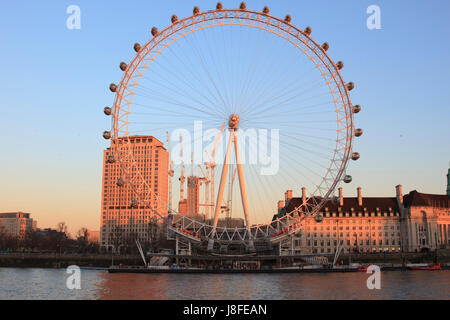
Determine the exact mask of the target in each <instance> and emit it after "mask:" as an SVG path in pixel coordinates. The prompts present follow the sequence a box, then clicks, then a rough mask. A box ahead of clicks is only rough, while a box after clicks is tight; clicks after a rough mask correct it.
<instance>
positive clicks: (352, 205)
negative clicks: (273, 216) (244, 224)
mask: <svg viewBox="0 0 450 320" xmlns="http://www.w3.org/2000/svg"><path fill="white" fill-rule="evenodd" d="M314 200H315V202H316V203H318V202H320V200H321V198H319V197H315V198H314V199H309V200H308V202H309V203H313V202H314ZM343 200H344V205H343V206H340V205H339V202H335V201H332V200H330V201H328V202H327V203H326V204H325V205H324V207H323V208H322V209H321V211H324V210H328V211H330V212H337V211H338V208H340V209H341V210H342V212H351V210H352V209H353V210H355V211H356V212H358V211H359V212H361V211H363V210H367V211H369V212H376V211H377V210H380V211H381V212H388V211H390V210H392V211H394V212H399V211H400V208H399V207H398V202H397V198H396V197H362V206H360V205H359V202H358V197H344V198H343ZM301 204H302V198H301V197H298V198H292V199H290V200H289V201H287V203H286V206H285V207H284V208H283V209H282V211H281V212H280V214H279V215H278V216H283V215H284V214H286V213H289V212H292V211H294V210H295V208H298V207H299V206H300V205H301ZM403 205H404V206H405V207H406V208H409V207H412V206H425V207H427V206H428V207H439V208H450V198H449V197H448V196H447V195H445V194H443V195H440V194H426V193H420V192H417V190H414V191H411V192H410V193H409V194H407V195H405V196H403Z"/></svg>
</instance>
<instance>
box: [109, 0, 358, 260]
mask: <svg viewBox="0 0 450 320" xmlns="http://www.w3.org/2000/svg"><path fill="white" fill-rule="evenodd" d="M311 32H312V30H311V28H310V27H306V28H305V29H300V28H298V27H296V26H295V25H294V24H293V22H292V18H291V16H290V15H286V17H285V18H284V19H280V18H277V17H275V16H272V15H271V14H270V12H269V8H268V7H264V8H263V10H262V11H261V12H257V11H251V10H248V9H247V8H246V5H245V3H241V5H240V8H239V9H224V8H223V6H222V4H221V3H218V4H217V6H216V9H215V10H209V11H204V12H202V11H200V9H199V8H198V7H194V9H193V15H191V16H189V17H187V18H184V19H178V17H177V16H175V15H173V16H172V17H171V24H170V25H169V26H168V27H166V28H164V29H162V30H161V31H159V30H158V28H156V27H153V28H152V29H151V37H150V40H148V41H147V42H146V43H145V45H140V44H138V43H136V44H135V45H134V50H135V51H136V55H135V56H134V57H133V58H132V60H131V62H130V63H128V64H127V63H125V62H122V63H120V69H121V70H122V71H123V72H124V74H123V77H122V80H121V81H120V83H119V84H111V85H110V90H111V91H112V92H113V93H115V101H114V105H113V107H112V108H109V107H107V108H105V110H104V112H105V114H106V115H110V116H112V127H111V130H110V131H105V132H104V134H103V136H104V138H105V139H110V140H111V152H112V156H111V157H112V158H111V161H117V162H118V163H119V164H120V167H121V172H122V177H121V178H120V179H119V180H118V181H117V183H118V184H119V183H120V184H122V185H123V184H128V185H130V186H131V187H132V188H133V190H134V192H135V198H134V199H133V200H132V201H133V203H132V205H137V204H138V203H139V204H147V203H150V202H151V201H150V200H151V199H152V198H155V197H158V195H157V194H155V193H153V192H148V191H146V192H143V191H142V190H148V188H145V187H143V186H146V185H150V181H148V180H149V179H150V178H149V177H147V176H146V175H145V174H143V173H142V172H141V170H140V167H139V164H138V163H137V161H138V160H137V159H136V157H135V155H134V153H133V152H134V151H133V146H132V144H131V142H130V141H131V137H133V136H136V135H144V136H153V137H155V138H157V139H158V140H159V141H165V140H167V142H168V144H169V141H171V143H172V145H173V144H174V142H176V141H178V140H180V143H179V149H177V150H176V151H173V150H169V152H170V157H171V158H172V160H173V159H174V158H175V157H178V158H179V161H178V162H177V163H175V164H174V165H173V164H172V163H173V161H172V162H171V166H170V169H169V170H168V171H169V172H168V176H169V193H170V194H169V201H167V204H165V208H163V212H166V213H167V214H162V218H164V219H167V221H168V228H169V231H170V232H172V233H174V234H176V235H177V236H179V237H183V238H184V239H186V240H187V241H189V242H190V243H193V244H196V245H198V246H203V247H204V248H205V250H207V251H210V252H211V251H216V250H217V248H218V247H219V246H221V245H242V246H244V247H245V248H247V249H248V250H249V251H255V248H257V247H260V246H261V245H265V244H269V245H270V244H274V243H275V244H276V243H279V242H281V241H283V240H284V239H286V238H287V237H289V236H292V235H293V234H296V233H298V232H299V231H300V230H301V222H302V220H303V219H304V218H305V217H306V216H316V217H317V219H318V220H320V218H321V217H320V214H319V212H320V210H321V208H323V206H324V205H325V203H326V202H327V201H330V200H331V201H332V200H333V199H334V192H335V189H336V187H337V186H338V185H339V184H340V183H341V182H345V183H350V182H351V181H352V177H351V176H350V175H348V174H347V173H346V169H347V165H348V162H349V160H358V159H359V157H360V155H359V153H357V152H353V141H354V137H359V136H361V135H362V133H363V131H362V130H361V129H356V128H355V125H354V119H353V118H354V114H356V113H358V112H359V111H360V110H361V107H360V106H359V105H353V104H352V102H351V99H350V95H349V92H350V91H351V90H352V89H353V88H354V84H353V83H352V82H348V83H347V82H345V81H344V79H343V77H342V75H341V69H342V68H343V66H344V64H343V63H342V62H340V61H339V62H334V61H333V60H332V59H331V57H330V56H329V55H328V54H327V51H328V50H329V48H330V46H329V44H328V43H326V42H325V43H323V44H322V45H320V44H318V43H317V42H316V41H315V40H314V39H313V38H312V37H311ZM199 133H200V134H199ZM167 137H168V138H167ZM183 139H184V141H183ZM119 140H120V141H121V143H118V141H119ZM166 147H168V146H166ZM189 172H190V175H191V177H192V178H193V179H192V181H191V182H192V183H198V184H199V186H198V187H196V188H197V189H194V190H197V191H198V192H197V194H196V196H197V197H198V199H197V209H196V211H198V212H194V214H186V212H184V211H183V212H181V211H182V210H181V209H180V208H181V205H180V204H181V203H182V202H183V200H185V199H183V198H184V191H185V188H186V187H185V178H186V177H185V175H186V174H188V173H189ZM173 177H177V178H178V177H179V179H174V180H175V183H172V178H173ZM194 178H195V179H194ZM177 181H179V182H180V183H177ZM188 183H189V182H188ZM172 184H173V186H172ZM301 187H303V189H302V190H303V195H302V201H299V202H295V203H294V202H292V201H291V198H292V197H289V198H286V203H284V204H283V205H281V206H277V202H278V201H279V200H280V198H281V197H283V196H284V194H285V191H286V190H300V189H301ZM188 188H189V187H188ZM289 201H291V202H290V203H289V205H288V202H289ZM174 203H175V204H174ZM148 207H149V209H150V210H154V212H155V214H159V215H161V214H160V213H158V212H161V211H158V210H155V208H153V207H151V206H150V205H148Z"/></svg>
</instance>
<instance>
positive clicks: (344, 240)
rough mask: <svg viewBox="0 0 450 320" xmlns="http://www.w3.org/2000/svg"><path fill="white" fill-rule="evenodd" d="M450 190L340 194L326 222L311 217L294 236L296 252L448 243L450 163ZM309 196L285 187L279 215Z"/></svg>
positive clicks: (412, 248)
mask: <svg viewBox="0 0 450 320" xmlns="http://www.w3.org/2000/svg"><path fill="white" fill-rule="evenodd" d="M447 177H448V180H449V181H448V185H447V194H442V195H440V194H426V193H420V192H418V191H416V190H414V191H411V192H410V193H408V194H403V190H402V186H401V185H398V186H396V188H395V189H396V190H395V197H363V194H362V189H361V188H357V190H356V197H343V192H342V188H339V197H338V198H336V200H335V201H329V202H328V203H327V204H326V205H325V206H324V207H323V208H322V210H321V212H320V213H321V215H322V216H323V220H322V222H317V221H316V219H314V218H313V217H307V218H305V219H304V220H303V223H302V229H303V230H302V232H300V233H299V234H298V235H296V236H295V237H294V238H293V239H292V241H293V246H291V249H292V250H293V251H294V252H292V253H293V254H304V253H323V254H329V253H334V252H335V250H336V247H337V245H338V243H339V244H340V245H341V246H342V247H343V251H344V252H383V251H387V252H421V251H431V250H435V249H440V248H450V169H449V174H448V175H447ZM303 201H306V195H305V189H304V188H303V189H302V193H301V197H292V191H291V190H288V191H287V192H286V193H285V200H284V201H280V202H279V203H278V212H279V213H278V216H281V215H284V214H286V213H289V212H292V211H293V210H294V209H295V208H297V207H299V206H300V205H301V204H302V202H303Z"/></svg>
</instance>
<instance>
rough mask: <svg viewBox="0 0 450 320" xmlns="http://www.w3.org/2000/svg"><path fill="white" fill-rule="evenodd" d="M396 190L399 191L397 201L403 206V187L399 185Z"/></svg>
mask: <svg viewBox="0 0 450 320" xmlns="http://www.w3.org/2000/svg"><path fill="white" fill-rule="evenodd" d="M395 190H396V191H397V200H398V201H399V202H400V203H401V204H403V193H402V185H401V184H399V185H398V186H396V187H395Z"/></svg>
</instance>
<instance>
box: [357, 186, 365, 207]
mask: <svg viewBox="0 0 450 320" xmlns="http://www.w3.org/2000/svg"><path fill="white" fill-rule="evenodd" d="M356 190H357V192H358V205H359V206H360V207H362V205H363V199H362V192H361V191H362V189H361V187H358V188H357V189H356Z"/></svg>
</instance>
